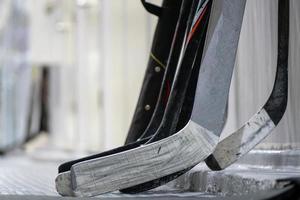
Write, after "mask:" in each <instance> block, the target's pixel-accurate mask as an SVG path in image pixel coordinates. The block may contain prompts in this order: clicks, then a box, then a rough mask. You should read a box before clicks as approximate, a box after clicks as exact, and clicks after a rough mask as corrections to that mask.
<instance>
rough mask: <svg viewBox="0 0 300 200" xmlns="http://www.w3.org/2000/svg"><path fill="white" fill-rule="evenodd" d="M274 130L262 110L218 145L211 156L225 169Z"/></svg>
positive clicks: (273, 125) (269, 119) (273, 126)
mask: <svg viewBox="0 0 300 200" xmlns="http://www.w3.org/2000/svg"><path fill="white" fill-rule="evenodd" d="M274 128H275V124H274V123H273V121H272V120H271V118H270V117H269V115H268V113H267V112H266V111H265V110H264V109H262V110H260V111H259V112H258V113H256V114H255V115H254V116H253V117H252V118H251V119H250V120H249V121H248V122H247V123H246V124H245V125H244V126H243V127H241V128H240V129H239V130H238V131H236V132H234V133H232V134H231V135H230V136H228V137H226V138H225V139H224V140H222V141H221V142H220V143H218V145H217V147H216V149H215V151H214V153H213V156H214V158H215V159H216V161H217V162H218V165H219V166H220V167H221V168H222V169H225V168H226V167H228V166H229V165H231V164H233V163H234V162H235V161H237V160H238V159H239V158H240V157H242V156H243V155H245V154H246V153H248V152H249V151H250V150H251V149H253V148H254V147H255V146H256V145H257V144H258V143H259V142H261V141H262V140H263V139H264V138H265V137H266V136H268V135H269V134H270V133H271V131H272V130H273V129H274Z"/></svg>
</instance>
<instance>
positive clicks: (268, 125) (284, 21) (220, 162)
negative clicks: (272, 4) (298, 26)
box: [206, 0, 289, 170]
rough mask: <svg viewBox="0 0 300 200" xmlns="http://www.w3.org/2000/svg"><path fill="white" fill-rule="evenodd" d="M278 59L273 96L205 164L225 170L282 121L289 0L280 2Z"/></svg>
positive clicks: (287, 52) (222, 142)
mask: <svg viewBox="0 0 300 200" xmlns="http://www.w3.org/2000/svg"><path fill="white" fill-rule="evenodd" d="M278 13H279V14H278V57H277V72H276V77H275V81H274V86H273V90H272V93H271V95H270V97H269V99H268V100H267V102H266V104H265V105H264V106H263V108H262V109H261V110H260V111H259V112H257V113H256V114H255V115H254V116H253V117H252V118H251V119H250V120H249V121H248V122H247V123H246V124H245V125H244V126H243V127H242V128H240V129H239V130H238V131H236V132H234V133H233V134H232V135H230V136H229V137H227V138H225V139H224V140H222V141H221V142H220V143H219V144H218V145H217V147H216V149H215V151H214V152H213V154H212V155H211V156H210V157H209V158H208V159H207V160H206V164H207V165H208V166H209V167H210V168H211V169H213V170H222V169H225V168H226V167H227V166H229V165H231V164H232V163H234V162H235V161H237V160H238V159H239V158H241V157H242V156H244V155H245V154H246V153H248V152H249V151H250V150H251V149H253V148H254V147H255V146H256V145H257V144H259V143H260V142H261V141H262V140H263V139H264V138H265V137H267V136H268V135H269V134H270V133H271V132H272V130H273V129H274V128H276V126H277V125H278V123H279V122H280V120H281V119H282V117H283V115H284V113H285V110H286V106H287V100H288V57H289V56H288V55H289V0H279V2H278Z"/></svg>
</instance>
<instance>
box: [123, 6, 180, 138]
mask: <svg viewBox="0 0 300 200" xmlns="http://www.w3.org/2000/svg"><path fill="white" fill-rule="evenodd" d="M181 1H182V0H177V1H173V0H164V2H163V4H162V8H160V9H161V10H162V11H161V13H160V17H159V20H158V24H157V26H156V30H155V34H154V39H153V44H152V49H151V53H150V58H149V62H148V66H147V70H146V73H145V77H144V80H143V85H142V88H141V92H140V96H139V99H138V102H137V105H136V109H135V112H134V115H133V118H132V122H131V124H130V127H129V131H128V134H127V138H126V144H129V143H132V142H135V141H136V140H137V139H138V138H139V137H140V136H141V134H142V133H143V132H144V131H145V129H146V128H147V125H148V124H149V122H150V120H151V119H152V117H153V115H154V107H155V105H156V104H157V103H158V102H159V101H158V97H159V93H160V88H161V87H162V85H163V77H164V73H167V72H166V63H167V60H168V57H169V55H170V48H171V44H172V36H173V35H174V33H175V29H176V24H177V21H178V17H179V11H180V7H181ZM143 3H144V4H146V5H148V4H149V3H146V2H144V1H143ZM147 8H148V10H149V9H150V10H151V8H149V7H147ZM150 13H152V12H150ZM161 109H164V107H163V108H161Z"/></svg>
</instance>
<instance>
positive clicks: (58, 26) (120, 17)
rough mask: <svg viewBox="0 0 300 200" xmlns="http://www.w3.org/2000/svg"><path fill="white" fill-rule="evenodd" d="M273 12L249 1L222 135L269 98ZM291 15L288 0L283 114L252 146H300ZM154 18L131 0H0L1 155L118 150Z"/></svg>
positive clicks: (295, 29)
mask: <svg viewBox="0 0 300 200" xmlns="http://www.w3.org/2000/svg"><path fill="white" fill-rule="evenodd" d="M152 2H153V3H155V4H160V3H161V1H158V0H153V1H152ZM277 10H278V5H277V0H275V1H274V0H265V1H259V0H251V1H248V2H247V6H246V13H245V17H244V24H243V29H242V33H241V38H240V45H239V51H238V55H237V60H236V68H235V72H234V77H233V81H232V86H231V91H230V99H229V109H228V120H227V125H226V127H225V129H224V132H223V134H222V137H223V138H224V137H225V136H227V135H228V134H230V133H231V132H233V131H234V130H236V129H237V128H238V127H240V126H241V125H242V124H243V123H245V122H246V121H247V120H248V119H249V118H250V117H251V116H252V115H253V114H254V113H255V112H256V111H257V110H258V109H259V108H260V107H261V106H262V105H263V104H264V102H265V101H266V100H267V97H268V95H269V94H270V92H271V89H272V86H273V81H274V75H275V71H276V61H277V17H278V13H277ZM299 11H300V3H299V1H297V0H291V22H290V23H291V31H290V32H291V36H290V38H291V41H292V42H291V45H290V63H289V64H290V66H289V67H290V69H289V71H290V88H289V89H290V94H289V105H288V111H287V113H286V115H285V117H284V119H283V120H282V122H281V123H280V125H279V128H277V130H276V131H275V132H274V133H273V134H272V136H270V137H269V138H267V140H265V141H264V143H263V144H261V145H260V146H259V147H258V148H260V149H279V150H285V149H298V148H300V135H299V134H298V132H299V130H300V125H299V123H298V122H299V121H300V115H299V111H300V79H299V78H298V77H297V76H298V75H300V67H299V63H300V60H299V55H300V50H299V49H300V40H299V33H300V23H299V21H300V20H299V18H300V16H299ZM156 22H157V18H156V17H154V16H152V15H150V14H149V13H147V12H146V11H145V10H144V8H143V7H142V4H141V3H140V1H138V0H136V1H133V0H64V1H61V0H27V1H23V0H0V150H1V151H2V152H7V151H9V150H12V149H14V148H16V147H22V148H23V149H25V150H27V151H31V152H43V151H45V152H47V156H45V155H44V154H41V155H43V156H41V157H47V158H49V155H51V154H49V152H55V153H54V154H53V158H60V157H59V155H60V154H59V153H58V152H60V153H61V152H64V153H67V154H68V156H70V155H71V157H76V156H77V157H78V155H81V154H88V153H91V152H99V151H103V150H105V149H110V148H112V147H116V146H120V145H122V144H123V143H124V141H125V138H126V134H127V131H128V128H129V123H130V121H131V118H132V116H133V112H134V108H135V105H136V102H137V99H138V94H139V91H140V88H141V84H142V80H143V76H144V72H145V69H146V64H147V61H148V56H149V51H150V47H151V43H152V37H153V33H154V29H155V26H156ZM36 135H38V137H37V138H35V136H36ZM31 138H35V141H38V142H36V143H34V142H33V143H32V141H31V143H30V144H31V145H28V146H26V145H25V146H24V145H22V144H23V143H24V142H25V141H30V139H31Z"/></svg>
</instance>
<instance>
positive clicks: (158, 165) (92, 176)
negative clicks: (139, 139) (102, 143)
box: [71, 121, 218, 196]
mask: <svg viewBox="0 0 300 200" xmlns="http://www.w3.org/2000/svg"><path fill="white" fill-rule="evenodd" d="M217 142H218V137H217V136H215V135H214V134H213V133H211V132H209V131H208V130H207V129H205V128H202V127H201V126H199V125H198V124H196V123H194V122H193V121H190V122H189V124H188V125H187V126H186V127H185V128H184V129H183V130H181V131H180V132H178V133H177V134H175V135H173V136H170V137H168V138H166V139H163V140H160V141H158V142H155V143H151V144H148V145H145V146H142V147H139V148H136V149H134V150H129V151H126V152H122V153H118V154H115V155H112V156H106V157H102V158H98V159H93V160H89V161H86V162H82V163H78V164H75V165H73V166H72V168H71V177H72V179H71V181H72V189H73V191H74V193H75V195H76V196H95V195H98V194H101V193H106V192H111V191H115V190H118V189H122V188H126V187H131V186H134V185H136V184H140V183H144V182H147V181H151V180H155V179H157V178H159V177H163V176H165V175H168V174H172V173H174V172H177V171H180V170H183V169H186V168H188V167H191V166H194V165H196V164H198V163H199V162H201V161H202V160H204V159H205V158H206V157H207V156H208V155H209V154H210V153H211V151H213V149H214V148H215V145H216V144H217ZM137 174H138V176H137Z"/></svg>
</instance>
